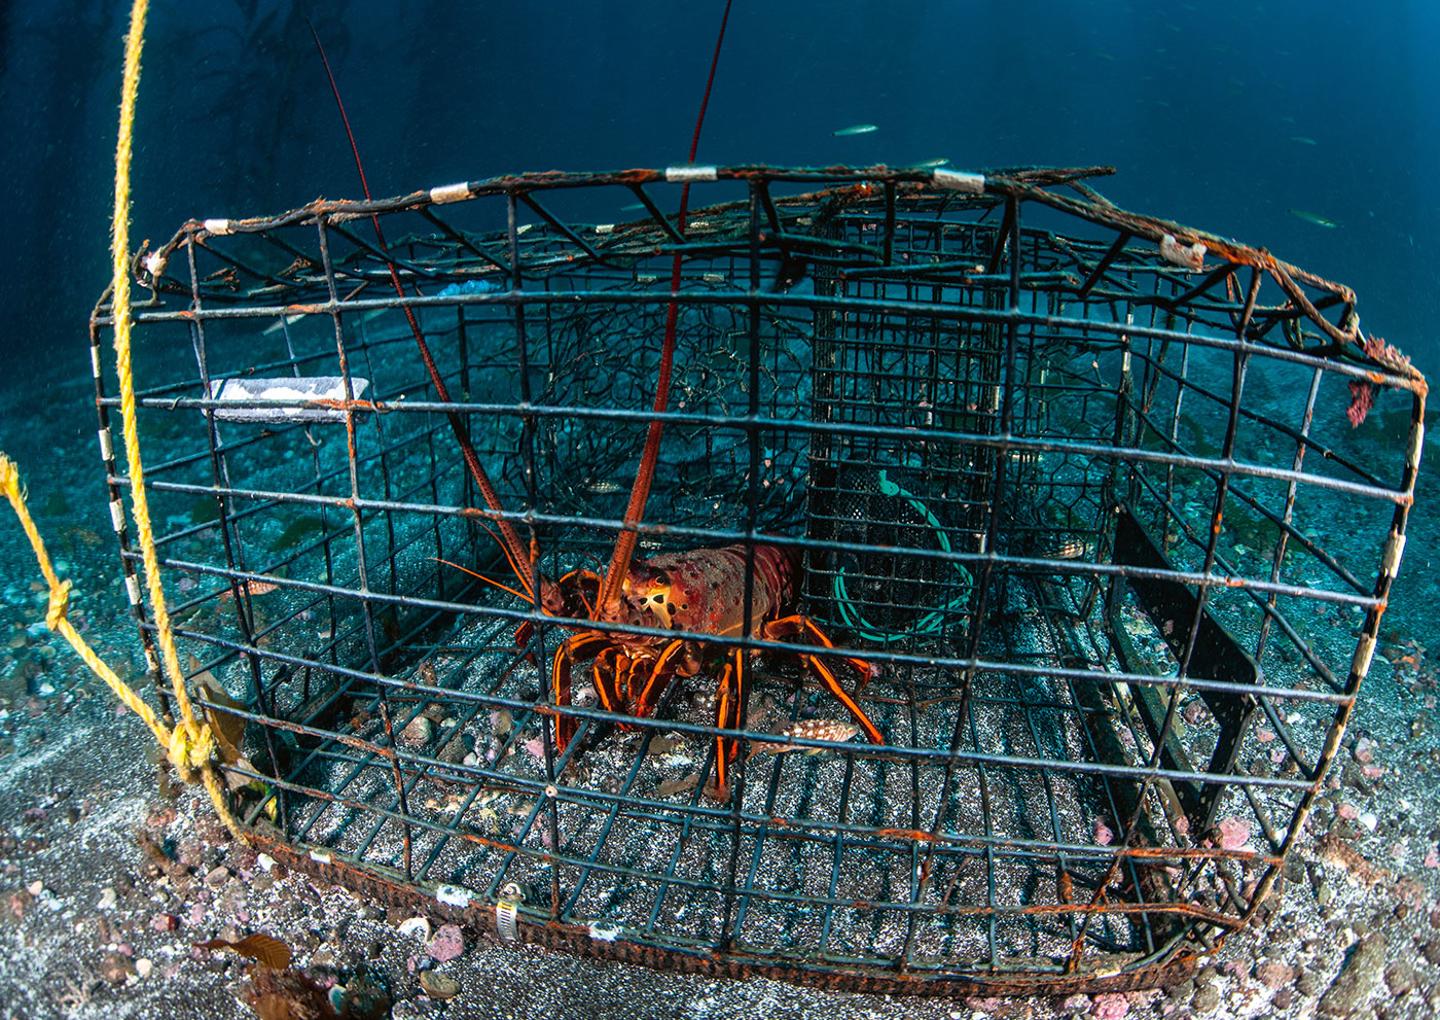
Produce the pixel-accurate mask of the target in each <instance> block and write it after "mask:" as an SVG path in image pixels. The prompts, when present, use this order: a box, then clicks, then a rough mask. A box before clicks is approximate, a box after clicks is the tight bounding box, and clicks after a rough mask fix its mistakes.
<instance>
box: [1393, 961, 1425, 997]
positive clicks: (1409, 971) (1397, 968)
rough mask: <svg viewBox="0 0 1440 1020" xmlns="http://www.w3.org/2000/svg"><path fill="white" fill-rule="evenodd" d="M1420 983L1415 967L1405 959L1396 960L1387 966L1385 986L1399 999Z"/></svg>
mask: <svg viewBox="0 0 1440 1020" xmlns="http://www.w3.org/2000/svg"><path fill="white" fill-rule="evenodd" d="M1419 984H1420V980H1419V978H1418V977H1416V975H1415V968H1414V967H1412V966H1411V965H1410V964H1409V963H1408V962H1406V961H1405V960H1396V961H1395V962H1394V963H1392V964H1390V966H1388V967H1386V968H1385V987H1386V988H1388V989H1390V994H1391V995H1393V996H1395V998H1397V999H1398V998H1400V996H1402V995H1404V994H1405V993H1406V992H1408V991H1410V990H1411V989H1412V988H1415V987H1416V986H1418V985H1419Z"/></svg>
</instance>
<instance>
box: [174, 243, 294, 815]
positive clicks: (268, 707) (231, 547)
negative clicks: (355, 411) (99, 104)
mask: <svg viewBox="0 0 1440 1020" xmlns="http://www.w3.org/2000/svg"><path fill="white" fill-rule="evenodd" d="M185 253H186V257H187V263H188V265H189V269H190V302H191V303H190V310H191V311H192V312H199V311H200V308H201V301H200V273H199V271H198V269H197V268H196V265H195V246H194V245H193V244H190V245H186V246H185ZM190 341H191V344H192V345H193V348H194V351H195V364H196V368H197V370H198V372H199V375H200V386H201V392H203V393H204V394H205V395H206V396H207V397H208V396H210V394H211V392H212V391H211V384H210V383H211V380H210V368H209V363H208V361H207V358H206V353H205V320H204V318H203V317H201V316H198V315H197V316H195V317H194V318H192V319H191V320H190ZM205 438H206V442H207V444H208V446H209V452H210V471H211V477H213V478H214V480H215V486H216V487H217V488H221V487H223V488H225V489H230V488H232V486H231V484H230V470H229V464H228V459H227V457H226V455H225V453H224V452H223V451H222V449H221V442H220V432H219V427H218V426H217V425H216V423H215V410H214V408H206V409H205ZM215 501H216V503H217V505H218V506H219V517H218V518H217V526H218V527H219V529H220V540H221V543H222V544H223V546H224V548H225V563H226V565H227V567H228V568H229V570H230V571H231V572H232V573H231V576H230V592H231V594H232V595H233V596H234V600H233V601H234V603H235V620H236V624H237V626H238V627H239V628H240V633H241V635H242V636H243V638H244V641H245V644H247V645H252V646H253V645H254V643H255V635H254V628H253V617H252V615H251V614H252V611H253V606H252V605H251V602H250V585H249V584H248V582H247V583H246V584H245V585H243V588H244V601H243V603H242V601H241V588H242V585H241V584H240V583H239V582H238V581H237V580H236V579H235V576H234V573H233V571H235V570H236V569H237V566H238V568H239V569H241V570H245V569H247V568H246V566H245V548H244V545H243V543H242V542H241V540H240V522H239V520H238V519H235V520H233V521H232V520H231V517H230V506H229V503H230V500H229V498H227V497H226V496H224V495H220V494H218V493H217V494H216V497H215ZM232 525H233V527H234V534H233V536H232V534H231V527H232ZM241 654H242V655H244V657H245V664H246V666H248V667H249V672H250V683H251V686H252V687H253V688H254V691H255V703H256V705H258V707H259V708H260V710H261V711H262V712H263V713H265V714H266V715H268V716H270V717H271V718H274V717H275V714H276V712H275V700H274V697H273V694H272V695H271V696H270V697H268V698H267V692H266V689H265V682H264V678H263V677H262V676H261V670H260V660H259V658H258V657H257V656H254V655H252V654H250V653H249V652H242V653H241ZM267 702H268V703H267ZM261 729H262V730H263V732H264V734H265V749H266V753H267V755H268V757H269V759H270V767H271V770H272V774H273V775H277V776H278V775H279V774H280V763H279V759H278V758H277V756H276V753H275V744H274V734H273V733H272V731H271V729H270V727H269V726H264V727H261ZM288 800H289V798H288V797H287V796H286V794H285V792H284V791H283V790H281V791H279V797H278V804H277V806H278V808H279V810H280V812H281V817H282V818H285V817H288V809H289V804H288ZM283 828H284V826H283V825H282V830H283Z"/></svg>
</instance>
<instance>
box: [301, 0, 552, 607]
mask: <svg viewBox="0 0 1440 1020" xmlns="http://www.w3.org/2000/svg"><path fill="white" fill-rule="evenodd" d="M305 24H306V25H307V26H309V28H310V37H311V38H312V39H314V40H315V49H316V50H318V51H319V52H320V62H321V63H322V64H324V65H325V77H326V78H328V79H329V81H330V92H331V93H332V94H333V95H334V96H335V106H336V107H337V108H338V109H339V110H340V121H341V123H342V124H344V125H345V137H346V138H347V139H349V141H350V154H351V155H353V156H354V157H355V170H356V172H357V173H358V174H359V175H360V190H361V191H362V192H364V194H365V201H367V202H369V201H371V195H370V182H369V181H368V180H367V179H366V177H365V164H364V163H363V162H362V161H361V159H360V146H359V145H358V144H357V143H356V141H355V132H354V131H353V130H351V128H350V117H349V115H348V114H346V112H345V101H344V100H343V99H341V98H340V86H339V85H338V84H337V83H336V81H335V72H334V71H332V70H331V69H330V58H329V57H328V56H327V55H326V54H325V46H324V44H323V43H321V42H320V33H319V32H317V31H315V25H314V24H313V23H312V22H311V21H310V19H309V18H308V17H307V18H306V19H305ZM370 224H371V225H372V226H373V227H374V228H375V240H376V242H377V244H378V245H379V247H380V253H381V254H382V255H383V256H384V257H385V268H386V269H388V270H389V271H390V284H391V286H393V287H394V288H395V293H396V294H397V295H398V296H399V297H401V298H404V297H405V288H404V287H403V286H402V285H401V283H400V273H399V272H398V271H397V270H396V269H395V263H394V262H392V261H391V260H390V247H389V245H387V244H386V243H385V231H384V230H383V229H381V227H380V217H379V216H378V215H376V214H375V213H373V212H372V213H371V214H370ZM400 309H401V311H403V312H404V313H405V321H406V322H407V323H409V325H410V332H411V333H412V334H414V336H415V346H416V347H418V348H419V350H420V360H421V361H423V362H424V363H425V371H426V372H427V373H428V374H429V376H430V385H432V386H433V387H435V396H436V397H437V398H438V399H439V401H440V403H442V404H449V403H453V401H451V399H450V391H449V390H448V389H446V387H445V381H444V380H443V379H442V378H441V377H440V370H439V369H438V368H436V367H435V358H434V357H433V356H432V355H431V353H430V345H429V344H427V343H426V342H425V334H424V333H423V332H421V330H420V323H419V322H417V321H416V320H415V313H414V312H413V311H411V309H410V305H409V304H406V303H402V304H401V305H400ZM445 417H446V419H448V420H449V422H450V429H451V431H452V432H454V433H455V440H456V442H457V443H459V444H460V453H461V455H462V456H463V457H464V459H465V466H466V468H467V469H469V471H470V477H471V478H472V479H474V481H475V487H476V488H478V489H479V490H480V495H481V496H482V497H483V498H484V500H485V505H486V506H488V507H489V508H490V510H491V512H492V513H493V514H494V518H493V519H494V521H495V526H496V527H497V528H499V529H500V539H501V541H500V544H501V547H502V551H503V552H504V553H505V558H506V559H507V560H508V561H509V562H510V566H511V569H513V570H514V571H515V576H516V578H517V579H518V580H519V582H520V586H521V587H522V588H524V589H525V592H526V601H527V602H531V603H536V602H537V600H536V597H535V587H534V585H533V584H532V583H531V579H530V577H529V576H528V575H527V574H526V573H524V572H522V571H521V570H520V565H521V564H523V563H528V562H529V561H530V557H529V556H528V555H527V554H526V552H525V546H524V545H523V544H522V543H521V541H520V536H519V535H518V534H516V532H515V528H514V527H513V526H512V525H511V524H510V522H509V521H508V520H506V519H505V518H504V517H503V516H501V515H503V514H504V512H505V509H504V507H503V506H502V505H501V503H500V496H499V495H498V494H497V493H496V492H495V486H494V485H493V484H492V483H491V481H490V476H489V475H487V474H486V473H485V469H484V468H483V467H481V466H480V458H479V457H478V456H476V454H475V447H474V446H473V445H471V443H470V436H469V435H468V434H467V433H466V431H465V423H464V422H463V421H462V420H461V418H460V415H459V414H458V413H456V412H455V411H453V410H447V411H446V412H445Z"/></svg>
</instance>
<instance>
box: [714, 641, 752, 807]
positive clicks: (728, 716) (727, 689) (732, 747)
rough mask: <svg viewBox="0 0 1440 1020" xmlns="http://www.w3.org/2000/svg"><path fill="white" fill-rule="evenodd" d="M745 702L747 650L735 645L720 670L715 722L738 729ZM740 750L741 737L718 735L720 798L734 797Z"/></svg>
mask: <svg viewBox="0 0 1440 1020" xmlns="http://www.w3.org/2000/svg"><path fill="white" fill-rule="evenodd" d="M744 704H745V652H744V650H743V649H739V648H737V649H735V651H733V652H731V653H730V655H729V657H728V658H727V660H726V662H725V669H724V671H723V672H722V673H721V674H720V686H719V688H718V690H717V691H716V695H715V725H716V726H718V727H719V728H721V729H727V730H728V729H734V728H735V727H737V726H738V725H739V724H740V707H741V706H742V705H744ZM739 750H740V741H739V740H738V739H736V738H734V737H727V736H725V734H723V733H719V734H716V736H715V797H716V799H717V800H722V801H725V800H729V799H730V783H729V772H730V759H731V758H734V757H735V755H736V753H737V752H738V751H739Z"/></svg>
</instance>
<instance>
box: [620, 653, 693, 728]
mask: <svg viewBox="0 0 1440 1020" xmlns="http://www.w3.org/2000/svg"><path fill="white" fill-rule="evenodd" d="M684 646H685V642H683V641H671V642H670V643H669V644H668V645H666V646H665V647H664V648H663V649H661V651H660V655H659V657H658V658H656V660H655V665H653V666H651V667H650V676H649V677H647V678H646V680H645V686H644V687H642V688H641V689H640V697H638V698H636V699H635V707H634V708H633V709H632V711H633V712H634V714H635V715H638V716H640V717H642V718H643V717H645V716H647V715H649V714H650V713H651V711H652V710H653V709H654V707H655V701H656V700H657V699H658V698H659V697H660V693H661V692H662V691H664V689H665V681H666V680H668V679H669V676H668V674H667V673H666V671H665V669H666V667H667V666H668V665H669V664H670V660H671V659H672V658H674V657H675V653H676V652H678V651H679V650H680V649H681V648H683V647H684ZM662 678H664V679H662Z"/></svg>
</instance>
